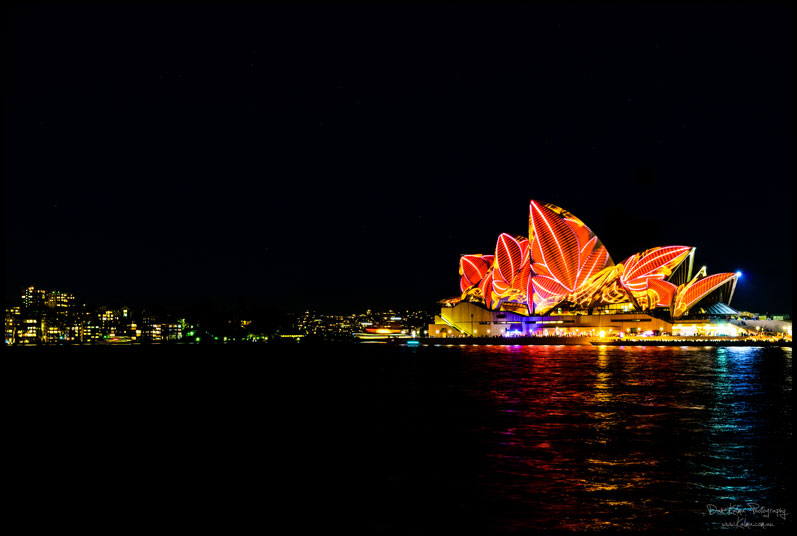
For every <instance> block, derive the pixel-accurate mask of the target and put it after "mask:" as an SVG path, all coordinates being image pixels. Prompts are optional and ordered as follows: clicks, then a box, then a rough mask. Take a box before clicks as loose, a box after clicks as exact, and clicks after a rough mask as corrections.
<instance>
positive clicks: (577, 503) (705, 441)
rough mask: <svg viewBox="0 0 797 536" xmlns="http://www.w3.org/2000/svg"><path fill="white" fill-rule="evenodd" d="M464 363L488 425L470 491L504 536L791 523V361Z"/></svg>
mask: <svg viewBox="0 0 797 536" xmlns="http://www.w3.org/2000/svg"><path fill="white" fill-rule="evenodd" d="M462 352H463V354H464V356H465V357H466V358H467V362H468V364H469V367H470V373H471V374H470V380H471V381H472V382H473V384H472V385H471V387H470V395H471V396H473V397H477V398H481V399H484V400H485V401H487V402H488V403H489V405H490V407H491V408H493V410H494V411H495V413H494V415H493V418H494V420H492V421H491V422H492V423H493V424H495V425H496V426H491V427H490V428H492V429H489V432H488V435H489V437H488V439H487V443H488V446H487V447H486V450H487V452H488V456H489V463H488V464H486V465H485V470H484V471H483V474H482V475H481V482H482V483H483V485H484V486H485V487H486V494H487V495H488V497H490V498H491V499H490V500H491V501H493V505H494V509H495V514H496V515H495V519H500V520H501V521H500V522H499V526H500V527H501V528H503V529H506V530H515V529H532V528H535V529H546V528H552V529H576V530H591V529H601V528H609V527H611V528H620V529H659V530H689V529H705V528H712V527H717V528H719V527H721V525H722V523H723V522H729V521H732V522H736V521H737V517H738V516H736V515H733V516H731V515H719V514H718V513H717V512H718V510H713V511H712V505H713V506H715V507H717V508H721V507H727V506H730V505H737V506H740V507H745V506H746V505H747V504H748V503H755V504H759V505H762V506H764V505H765V506H768V507H770V508H778V507H780V508H787V509H788V511H789V512H791V499H790V498H789V495H790V494H789V490H790V489H791V483H790V481H787V479H789V478H790V476H789V475H790V474H791V471H790V467H791V465H790V464H791V462H790V461H788V464H787V465H786V466H784V465H782V464H785V463H786V462H787V460H789V457H790V456H791V454H790V450H789V449H790V448H791V445H792V428H791V383H792V382H791V349H764V348H662V347H641V348H622V347H598V348H592V347H568V348H567V349H562V348H557V347H550V346H525V347H470V348H465V349H462ZM495 416H498V418H497V419H495ZM499 423H500V424H499ZM710 511H711V513H709V512H710ZM746 517H747V518H748V519H749V521H750V522H754V521H755V522H771V523H773V524H774V525H779V526H781V527H782V526H783V523H784V521H783V520H781V519H775V516H771V517H772V519H768V518H767V519H764V518H763V517H761V516H760V515H755V514H754V513H748V514H747V515H746ZM789 523H790V521H789Z"/></svg>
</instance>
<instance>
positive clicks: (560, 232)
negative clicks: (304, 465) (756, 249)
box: [429, 200, 739, 337]
mask: <svg viewBox="0 0 797 536" xmlns="http://www.w3.org/2000/svg"><path fill="white" fill-rule="evenodd" d="M694 254H695V248H694V247H690V246H659V247H652V248H650V249H647V250H645V251H641V252H639V253H636V254H634V255H631V256H630V257H628V258H627V259H624V260H623V261H622V262H619V263H615V262H614V261H613V260H612V257H611V255H610V254H609V252H608V251H607V249H606V247H605V246H604V245H603V244H602V243H601V241H600V240H599V239H598V237H597V236H596V235H595V233H593V232H592V231H591V230H590V229H589V227H587V226H586V225H585V224H584V222H582V221H581V220H580V219H578V218H577V217H576V216H574V215H573V214H571V213H570V212H567V211H566V210H564V209H562V208H560V207H557V206H555V205H552V204H550V203H541V202H539V201H535V200H532V201H531V202H530V203H529V232H528V237H524V236H515V235H510V234H506V233H504V234H501V235H500V236H499V237H498V240H497V242H496V245H495V252H494V253H492V254H472V255H462V256H461V257H460V260H459V275H460V280H459V286H460V293H461V294H460V296H458V297H456V298H451V299H448V300H443V301H442V302H441V303H442V304H443V307H442V309H441V312H440V315H439V316H438V317H436V318H435V323H434V324H433V325H431V326H429V328H430V329H429V335H430V336H432V337H452V336H457V337H462V336H468V337H471V336H473V337H495V336H503V337H505V336H530V335H549V334H550V335H553V334H556V335H580V336H585V337H586V336H592V337H594V336H598V335H600V336H604V335H606V336H618V335H623V334H642V333H648V334H680V335H698V334H699V335H712V334H719V335H726V334H728V335H733V334H735V333H733V329H734V328H733V327H731V326H730V325H729V324H728V323H727V322H717V321H716V320H717V319H723V318H728V317H730V316H732V315H735V314H737V311H735V310H734V309H732V308H731V307H730V302H731V299H732V298H733V292H734V290H735V288H736V281H737V279H738V277H739V274H738V273H718V274H712V275H709V274H707V273H706V269H705V267H702V268H700V269H699V270H697V272H695V273H693V272H694ZM720 331H731V332H730V333H720Z"/></svg>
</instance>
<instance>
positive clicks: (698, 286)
mask: <svg viewBox="0 0 797 536" xmlns="http://www.w3.org/2000/svg"><path fill="white" fill-rule="evenodd" d="M736 278H737V275H736V274H735V273H732V272H731V273H722V274H714V275H710V276H707V277H704V278H702V279H693V280H692V281H690V282H689V283H687V284H686V285H684V286H683V287H681V288H679V289H678V292H677V294H676V296H675V307H674V310H673V317H675V318H678V317H679V316H681V315H683V314H684V313H686V312H687V311H688V310H689V309H690V308H691V307H692V306H693V305H694V304H696V303H697V302H698V301H700V300H701V299H702V298H704V297H705V296H706V295H708V294H710V293H711V292H712V291H714V290H715V289H717V288H718V287H720V286H722V285H724V284H725V283H727V282H729V281H731V280H733V279H736Z"/></svg>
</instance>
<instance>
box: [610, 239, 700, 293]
mask: <svg viewBox="0 0 797 536" xmlns="http://www.w3.org/2000/svg"><path fill="white" fill-rule="evenodd" d="M690 251H692V248H691V247H689V246H667V247H660V248H651V249H648V250H645V251H643V252H641V253H636V254H635V255H631V256H630V257H628V258H627V259H626V260H625V261H624V262H623V265H624V266H625V269H624V270H623V275H622V276H621V278H620V279H621V280H622V282H623V285H625V286H626V287H627V288H628V289H630V290H631V291H635V292H644V291H645V290H646V289H647V287H648V280H650V279H659V280H663V279H666V278H667V277H669V276H670V274H672V272H673V270H675V268H677V267H678V265H679V264H681V263H682V262H683V261H684V259H686V257H687V255H689V252H690Z"/></svg>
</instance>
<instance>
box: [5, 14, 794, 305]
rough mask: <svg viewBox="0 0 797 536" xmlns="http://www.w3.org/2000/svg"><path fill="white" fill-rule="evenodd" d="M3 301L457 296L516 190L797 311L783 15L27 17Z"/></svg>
mask: <svg viewBox="0 0 797 536" xmlns="http://www.w3.org/2000/svg"><path fill="white" fill-rule="evenodd" d="M3 86H4V87H3V89H4V91H3V226H4V233H3V235H4V253H5V258H4V289H3V290H4V292H5V299H6V301H16V300H17V299H18V296H19V293H20V289H21V288H23V287H24V286H27V285H30V284H32V285H36V286H39V287H43V288H48V289H64V290H69V291H71V292H73V293H75V294H76V295H77V296H78V297H79V298H82V300H81V301H84V302H87V303H90V304H96V305H100V304H108V305H121V304H128V305H133V306H135V305H144V304H152V303H158V304H163V305H166V306H173V305H178V304H189V303H209V304H218V305H225V306H228V305H230V304H232V306H238V305H240V304H247V305H252V304H257V305H258V306H262V307H266V308H273V309H275V310H283V311H290V310H302V309H305V308H308V307H309V308H315V309H316V310H318V311H322V312H354V311H359V310H364V309H365V308H372V309H384V308H389V307H396V308H403V307H415V306H423V305H427V304H433V303H434V302H435V301H437V300H439V299H442V298H447V297H451V296H455V295H457V294H458V289H459V288H458V280H459V276H458V274H457V266H458V262H459V256H460V254H463V253H491V252H492V251H493V249H494V248H495V241H496V239H497V237H498V234H499V233H501V232H508V233H512V234H521V235H526V234H527V233H528V202H529V199H538V200H541V201H546V202H552V203H555V204H557V205H559V206H561V207H563V208H565V209H567V210H569V211H571V212H572V213H574V214H575V215H576V216H578V217H579V218H580V219H582V220H583V221H584V222H585V223H586V224H587V225H588V226H589V227H590V228H591V229H592V230H593V231H594V232H595V233H596V234H597V235H598V237H599V238H600V239H601V241H602V242H603V243H604V245H606V247H607V248H608V250H609V252H610V254H611V255H612V258H613V259H614V261H615V262H621V261H622V260H623V259H624V258H625V257H627V256H628V255H630V254H632V253H635V252H637V251H641V250H644V249H647V248H649V247H654V246H665V245H690V246H696V247H697V251H696V256H695V263H696V267H700V266H702V265H706V266H707V267H708V271H709V273H716V272H727V271H737V270H741V271H742V272H743V273H744V275H743V278H742V279H741V280H740V281H739V285H738V286H737V290H736V294H735V296H734V299H733V302H732V305H733V306H734V307H736V308H740V309H743V310H748V311H754V312H772V313H782V312H785V313H790V312H791V307H792V298H791V297H792V231H791V224H792V152H791V148H792V126H791V125H792V97H791V94H792V8H791V5H790V4H788V3H783V4H770V5H763V6H762V5H757V4H755V3H753V4H750V5H748V6H745V5H741V4H733V5H725V6H721V5H703V6H690V5H686V4H676V5H672V6H669V7H668V6H630V5H621V4H611V5H609V6H603V7H584V6H581V7H579V6H569V7H564V6H563V7H539V6H527V7H522V6H513V7H507V6H505V7H500V8H499V7H487V6H482V7H477V6H468V7H454V6H449V7H445V8H443V7H439V8H434V9H433V8H428V7H422V6H419V5H416V6H413V7H410V6H405V7H392V8H386V7H380V8H377V7H366V6H357V7H319V6H315V7H313V6H304V7H291V8H289V7H273V8H272V7H265V6H264V7H259V8H258V7H255V6H245V5H239V6H238V7H230V6H225V5H224V4H218V5H216V6H215V7H214V6H212V5H208V4H204V5H202V6H190V5H188V4H185V5H182V6H174V5H173V6H171V7H168V8H164V7H160V6H157V5H156V4H155V3H151V4H150V3H148V4H147V5H142V6H135V5H128V6H126V7H124V6H121V5H117V6H101V5H99V4H97V5H93V6H86V5H83V6H82V7H74V6H73V7H68V6H60V7H59V6H46V5H41V4H39V5H30V6H28V5H24V4H17V5H15V6H11V7H6V8H4V18H3Z"/></svg>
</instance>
